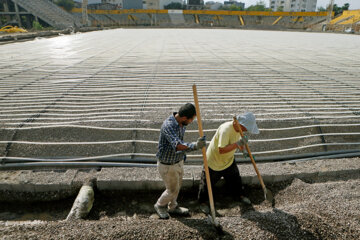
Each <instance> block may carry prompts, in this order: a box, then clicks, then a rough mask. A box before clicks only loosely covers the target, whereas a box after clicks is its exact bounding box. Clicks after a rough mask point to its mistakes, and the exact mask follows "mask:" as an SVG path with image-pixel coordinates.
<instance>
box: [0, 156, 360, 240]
mask: <svg viewBox="0 0 360 240" xmlns="http://www.w3.org/2000/svg"><path fill="white" fill-rule="evenodd" d="M359 161H360V159H359V158H353V159H336V160H335V159H333V160H330V159H325V160H318V161H303V162H297V163H265V164H259V170H260V172H262V174H263V177H264V179H265V181H266V184H267V187H268V189H270V190H271V191H272V192H273V194H274V198H275V202H274V205H272V204H270V203H269V202H267V201H264V196H263V191H262V189H261V187H260V186H259V185H258V182H257V177H256V175H255V172H254V170H253V169H252V166H251V165H239V169H240V172H241V174H242V176H243V180H244V183H245V184H246V186H247V187H246V192H247V195H248V196H249V198H250V200H251V201H252V205H245V204H243V203H240V202H236V201H234V200H233V199H232V198H230V197H228V194H227V191H226V188H225V186H224V185H223V182H221V183H220V184H218V185H217V186H216V189H215V202H216V209H217V213H218V220H219V221H220V224H221V226H222V227H223V230H224V234H222V235H221V234H219V233H218V232H217V231H216V230H215V228H214V227H213V226H212V224H210V223H209V221H208V219H207V216H206V215H205V214H203V213H202V212H201V211H200V209H199V205H198V203H197V201H196V197H197V189H198V180H199V174H200V171H201V167H200V166H187V167H186V168H185V170H186V173H185V179H184V187H183V189H182V191H181V193H180V196H179V203H180V204H181V206H184V207H188V208H189V209H190V213H191V216H188V217H179V216H171V219H170V220H160V219H159V218H158V217H157V215H156V214H155V211H154V209H153V204H154V203H155V202H156V199H157V198H158V197H159V196H160V194H161V191H162V189H163V186H162V181H161V179H160V178H159V174H157V172H156V168H134V169H125V168H123V169H121V168H114V169H101V170H100V171H97V170H94V169H93V170H90V169H87V170H85V169H84V170H68V171H66V172H65V173H64V171H51V172H49V171H30V170H28V171H24V170H23V171H6V172H5V171H3V172H0V176H1V182H2V184H1V186H0V187H1V196H2V198H3V199H1V200H2V202H1V205H0V230H1V231H0V238H1V239H358V238H359V237H360V185H359V183H360V181H359V177H360V165H359ZM74 172H75V175H76V177H75V175H74V174H73V173H74ZM70 173H72V174H70ZM45 174H46V177H44V176H45ZM25 176H26V177H25ZM70 176H74V178H73V179H72V180H71V179H70V181H68V184H70V186H68V190H67V191H64V190H63V192H62V191H61V190H60V188H59V185H63V186H64V185H65V181H64V179H63V178H69V177H70ZM91 178H92V179H94V180H95V182H96V184H95V185H97V188H96V190H95V201H94V206H93V209H92V210H91V212H90V214H89V216H88V217H87V219H86V220H79V221H65V218H66V216H67V214H68V213H69V211H70V209H71V206H72V203H73V201H74V199H75V196H76V193H77V191H78V189H79V187H80V186H81V184H82V183H83V182H85V181H87V180H88V179H91ZM24 181H25V182H24ZM45 182H46V183H45ZM71 188H72V190H70V189H71ZM21 189H23V190H21ZM63 189H65V188H64V187H63ZM65 192H66V194H65ZM4 196H7V197H8V199H4ZM10 199H16V201H14V200H13V201H11V200H10ZM24 201H25V202H24Z"/></svg>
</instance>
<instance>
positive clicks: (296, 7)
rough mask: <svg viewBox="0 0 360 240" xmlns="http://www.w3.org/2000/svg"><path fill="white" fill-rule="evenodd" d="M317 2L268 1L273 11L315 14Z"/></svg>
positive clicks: (301, 0) (311, 0)
mask: <svg viewBox="0 0 360 240" xmlns="http://www.w3.org/2000/svg"><path fill="white" fill-rule="evenodd" d="M316 4H317V0H270V8H271V9H272V10H273V11H278V10H279V9H282V10H283V11H284V12H315V10H316Z"/></svg>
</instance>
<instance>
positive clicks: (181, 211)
mask: <svg viewBox="0 0 360 240" xmlns="http://www.w3.org/2000/svg"><path fill="white" fill-rule="evenodd" d="M168 212H169V213H170V214H176V215H181V216H188V215H189V209H187V208H184V207H179V206H176V208H174V209H169V211H168Z"/></svg>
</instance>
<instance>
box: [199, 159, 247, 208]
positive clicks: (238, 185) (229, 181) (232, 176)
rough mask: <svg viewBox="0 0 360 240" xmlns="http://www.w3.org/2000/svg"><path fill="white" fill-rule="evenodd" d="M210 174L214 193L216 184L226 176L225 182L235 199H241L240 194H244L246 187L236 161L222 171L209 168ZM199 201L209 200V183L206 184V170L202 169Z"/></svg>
mask: <svg viewBox="0 0 360 240" xmlns="http://www.w3.org/2000/svg"><path fill="white" fill-rule="evenodd" d="M209 174H210V181H211V189H212V191H213V193H214V186H215V184H216V183H217V182H218V181H219V180H220V179H221V177H224V179H225V184H226V186H227V188H228V190H229V192H230V194H231V195H232V197H233V198H234V199H235V200H239V199H240V196H243V195H244V187H243V185H242V181H241V176H240V173H239V169H238V167H237V165H236V163H235V161H234V162H233V163H232V164H231V165H230V166H229V167H228V168H226V169H224V170H222V171H214V170H212V169H211V168H209ZM198 201H199V203H204V202H208V201H209V196H208V191H207V185H206V176H205V170H204V169H203V170H202V173H201V180H200V186H199V193H198Z"/></svg>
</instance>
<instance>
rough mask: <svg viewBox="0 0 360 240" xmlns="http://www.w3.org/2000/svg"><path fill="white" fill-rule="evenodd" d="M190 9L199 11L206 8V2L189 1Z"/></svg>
mask: <svg viewBox="0 0 360 240" xmlns="http://www.w3.org/2000/svg"><path fill="white" fill-rule="evenodd" d="M187 8H188V9H193V10H198V9H203V8H204V0H188V4H187Z"/></svg>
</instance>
